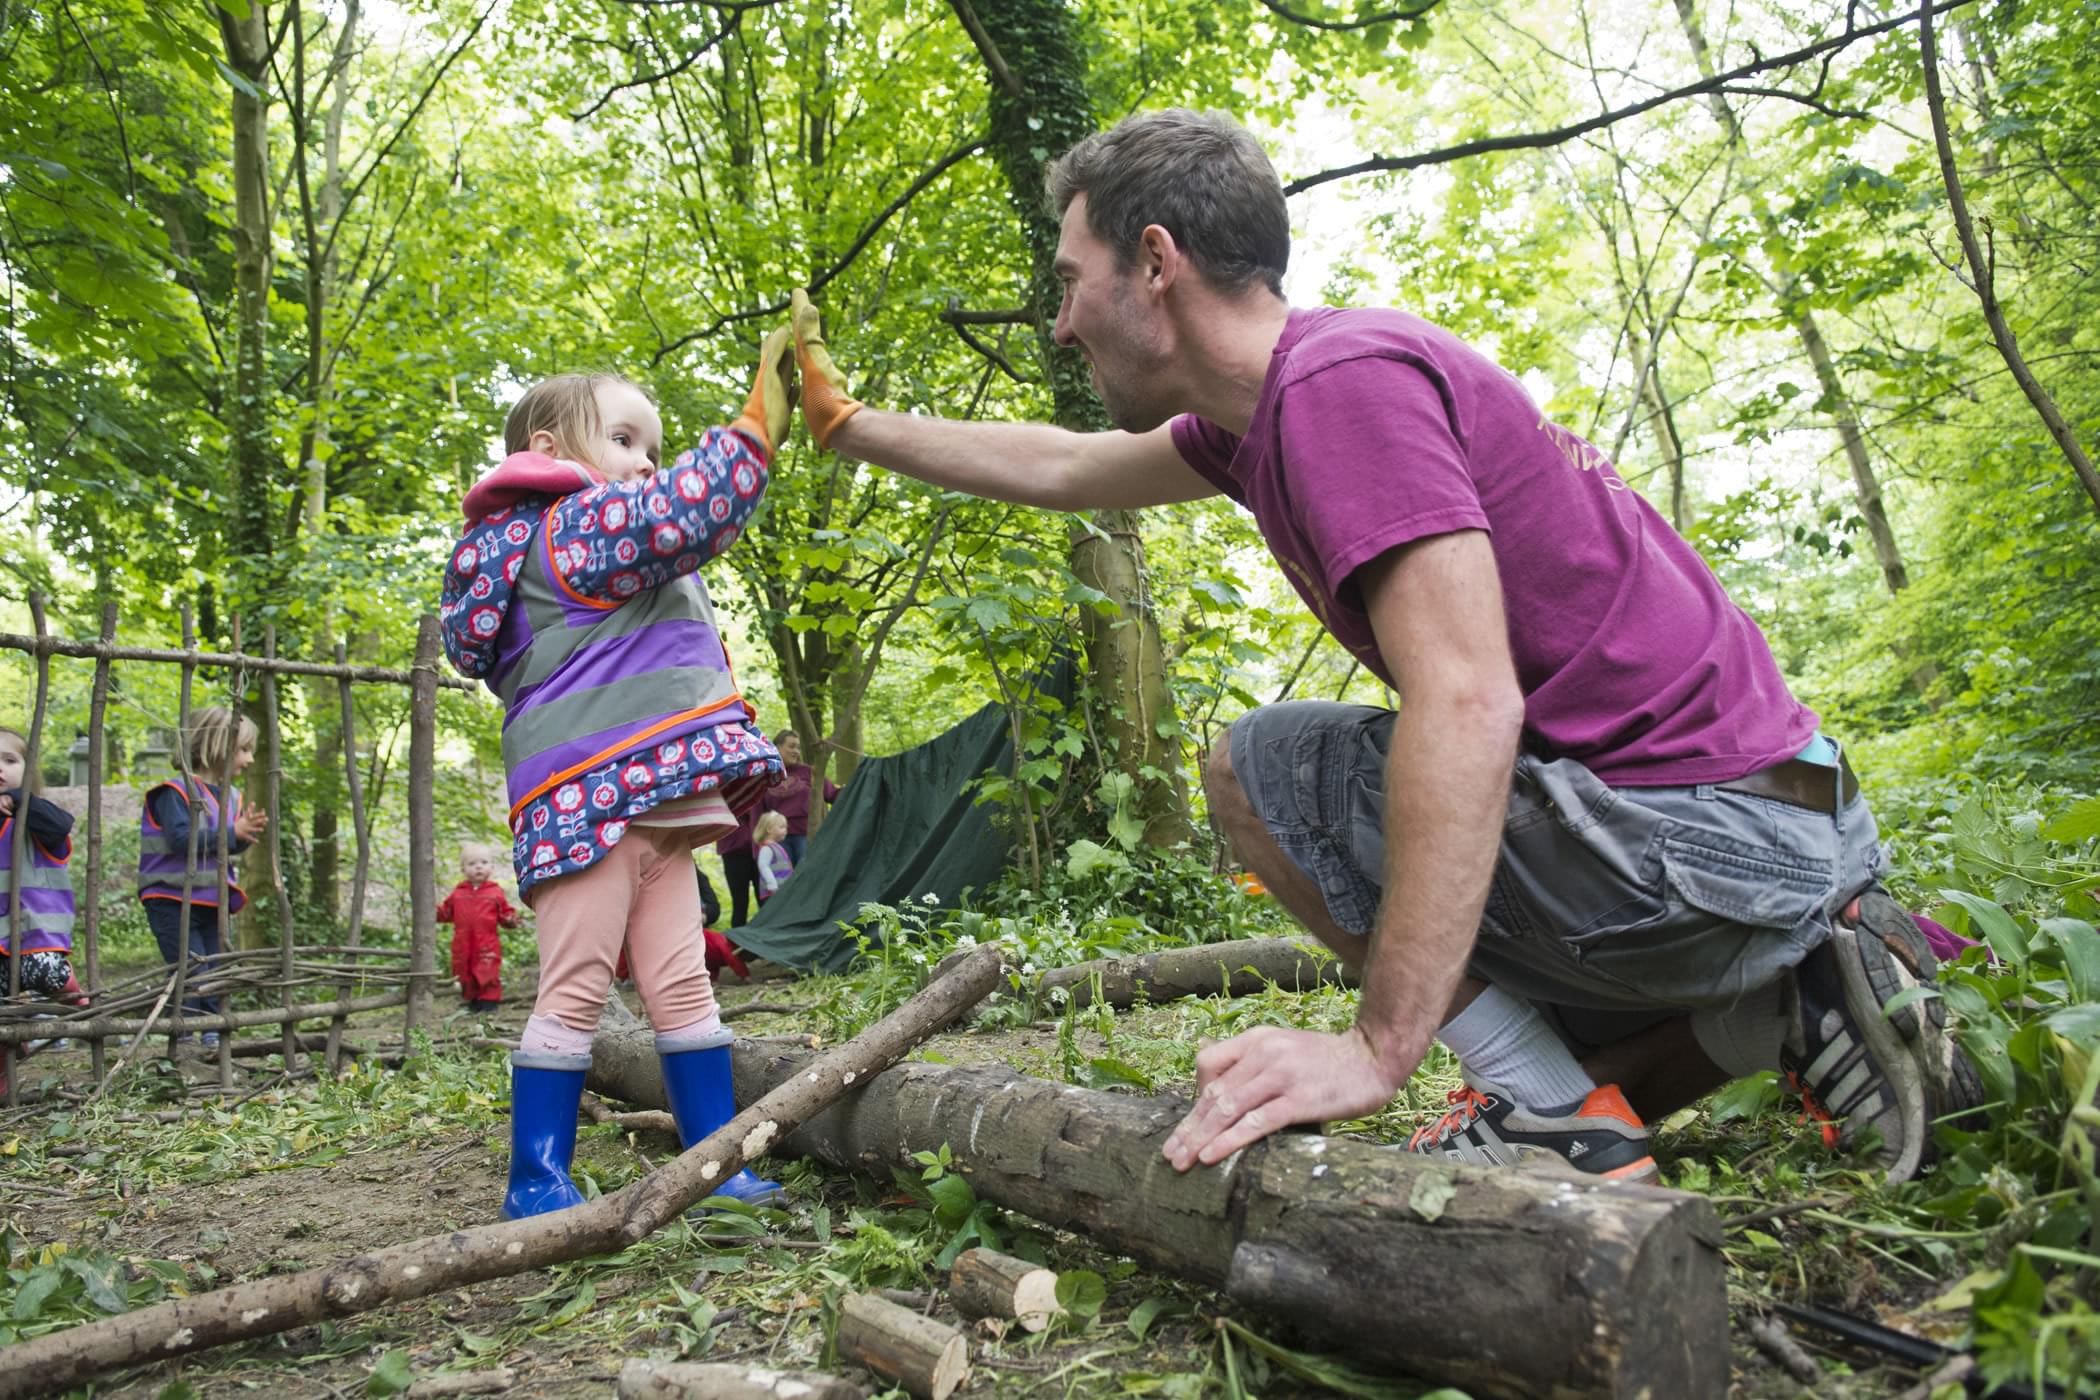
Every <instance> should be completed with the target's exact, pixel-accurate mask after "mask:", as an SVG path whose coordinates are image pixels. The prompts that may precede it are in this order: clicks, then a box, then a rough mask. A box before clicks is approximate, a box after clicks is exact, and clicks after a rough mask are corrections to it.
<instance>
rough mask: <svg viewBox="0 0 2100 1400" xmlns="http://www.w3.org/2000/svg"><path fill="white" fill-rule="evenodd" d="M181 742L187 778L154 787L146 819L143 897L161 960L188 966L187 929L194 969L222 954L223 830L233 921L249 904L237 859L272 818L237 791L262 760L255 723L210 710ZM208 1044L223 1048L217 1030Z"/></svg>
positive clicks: (192, 1011)
mask: <svg viewBox="0 0 2100 1400" xmlns="http://www.w3.org/2000/svg"><path fill="white" fill-rule="evenodd" d="M181 743H182V762H183V765H184V768H185V770H186V771H187V773H188V776H187V777H182V776H178V777H175V778H171V779H169V780H167V781H166V782H162V783H158V784H156V785H155V786H153V787H152V788H150V789H148V790H147V792H146V804H145V809H144V810H143V811H142V812H140V814H139V899H140V901H141V902H142V903H143V904H144V905H145V906H146V924H147V926H148V927H149V928H151V929H152V930H153V939H154V941H155V942H156V943H158V944H159V945H160V955H161V957H162V958H163V959H164V960H165V961H167V962H168V963H169V964H170V965H171V966H172V965H173V964H174V963H176V962H178V961H180V960H181V957H182V944H183V939H184V931H185V929H187V936H188V939H189V947H190V959H191V963H192V965H193V966H194V965H195V963H196V961H197V960H198V959H200V958H210V957H214V956H216V955H217V954H218V952H219V884H220V874H221V869H220V864H219V838H220V834H221V832H222V831H223V832H224V834H225V838H226V863H225V867H224V874H225V885H226V916H227V917H228V918H231V917H233V916H234V915H235V914H238V913H240V912H241V908H242V906H244V905H246V904H247V902H248V896H247V893H246V892H245V891H243V890H242V889H241V886H240V881H239V874H240V872H239V871H238V870H237V869H236V865H237V863H238V862H237V857H239V855H240V853H241V852H243V851H245V850H247V849H248V847H249V846H250V845H252V844H253V843H254V841H255V838H256V837H258V836H260V835H262V833H263V830H264V828H266V827H267V826H268V825H269V824H270V817H269V813H267V812H264V811H262V810H261V809H260V808H255V807H249V806H247V805H245V804H244V803H243V802H242V800H241V794H240V790H239V789H238V788H236V787H234V782H235V780H236V779H238V778H239V777H240V776H241V774H242V773H244V772H246V771H247V768H248V765H249V764H251V763H253V762H254V761H255V721H254V720H252V719H249V718H248V717H247V716H246V715H236V714H235V713H234V712H233V711H232V710H230V709H228V708H227V707H226V706H224V705H210V706H207V707H205V708H204V709H201V710H196V711H193V712H192V713H191V715H190V719H189V727H188V728H187V729H185V730H184V731H183V733H182V739H181ZM192 828H194V829H195V837H196V840H195V842H194V844H193V843H192V841H191V835H192ZM185 901H187V902H185ZM182 1009H183V1012H184V1014H186V1015H206V1016H211V1015H217V1014H218V1011H219V999H218V998H217V997H191V998H188V999H186V1000H185V1001H184V1002H183V1004H182ZM201 1038H202V1040H203V1043H204V1044H205V1045H206V1046H214V1045H217V1044H218V1042H219V1034H218V1032H217V1031H206V1032H204V1034H203V1036H202V1037H201Z"/></svg>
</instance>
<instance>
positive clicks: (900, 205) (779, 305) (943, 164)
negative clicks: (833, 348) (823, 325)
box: [649, 136, 985, 365]
mask: <svg viewBox="0 0 2100 1400" xmlns="http://www.w3.org/2000/svg"><path fill="white" fill-rule="evenodd" d="M984 145H985V138H984V137H982V136H978V137H973V138H972V139H971V140H969V141H967V142H965V143H964V144H962V145H960V146H957V147H956V148H955V149H954V150H952V151H950V152H949V153H948V154H947V155H945V156H942V157H941V158H940V160H938V161H936V162H935V163H934V164H933V165H931V166H930V167H928V168H927V169H926V170H925V171H924V172H923V173H922V174H920V176H919V178H918V179H916V180H913V181H912V182H911V184H909V185H907V186H906V187H905V189H904V193H902V194H900V195H898V196H897V197H896V198H895V199H893V200H891V201H890V202H889V204H888V205H887V206H885V207H884V209H883V210H882V212H881V213H879V214H877V215H876V216H875V217H874V218H873V219H871V220H869V221H868V225H867V227H866V228H863V229H862V230H861V231H860V236H859V237H858V238H855V239H854V240H853V244H852V246H851V247H849V248H847V249H846V251H845V252H844V253H843V254H842V255H840V257H839V259H838V261H837V262H834V263H833V264H832V265H831V266H830V267H828V268H826V269H825V270H824V271H822V272H820V273H818V274H817V275H816V276H815V277H812V278H811V279H810V280H809V284H808V287H807V290H809V291H811V292H815V291H818V290H820V289H821V288H823V287H824V286H825V285H826V284H828V283H829V282H831V280H832V279H833V278H835V277H837V276H838V275H839V274H840V273H842V272H844V271H845V270H846V269H847V268H849V267H851V266H852V265H853V263H854V261H855V260H856V259H857V258H859V257H860V255H861V254H862V253H863V252H865V251H867V247H868V244H869V243H870V242H871V241H873V239H874V237H875V235H876V234H877V233H879V232H881V231H882V226H883V225H884V224H886V223H888V222H889V221H890V220H891V219H893V218H895V217H896V216H897V215H898V214H900V213H902V212H903V210H904V208H905V206H906V205H908V204H910V203H911V202H912V200H914V199H915V198H917V197H918V196H919V194H920V193H922V192H923V191H924V190H925V189H926V187H927V186H928V185H931V184H932V183H933V182H934V181H935V180H938V179H939V178H940V177H941V176H942V175H944V174H946V173H947V171H948V170H949V168H950V167H951V166H954V165H957V164H959V163H960V162H962V161H964V160H966V159H968V158H969V157H971V156H974V155H976V154H977V153H978V152H979V151H981V150H983V149H984ZM787 309H788V303H787V299H786V298H784V297H783V298H782V299H781V300H779V301H777V302H773V303H771V304H769V305H765V306H758V307H754V308H752V309H751V310H749V311H725V312H723V313H722V314H721V315H719V316H717V317H715V319H714V320H713V321H711V322H709V323H708V324H707V325H706V326H703V327H702V328H701V329H699V330H696V331H688V332H686V333H685V334H684V335H682V336H680V337H678V339H676V340H674V341H672V342H671V343H670V344H668V345H665V346H663V347H662V348H661V349H659V350H658V351H657V352H656V353H655V354H654V355H651V356H650V357H649V363H650V364H651V365H659V364H662V363H663V362H664V360H665V359H666V358H667V357H668V356H671V355H675V354H677V353H678V352H679V351H680V350H683V349H684V348H685V347H686V346H688V345H691V344H692V343H693V342H694V341H696V340H705V339H707V338H708V337H709V336H711V335H713V334H715V332H717V331H720V330H723V329H725V328H726V327H729V326H732V325H735V324H736V323H738V322H739V321H758V320H763V319H764V318H766V317H768V316H778V315H779V314H780V313H781V312H783V311H785V310H787Z"/></svg>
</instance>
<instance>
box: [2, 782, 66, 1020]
mask: <svg viewBox="0 0 2100 1400" xmlns="http://www.w3.org/2000/svg"><path fill="white" fill-rule="evenodd" d="M23 834H24V835H27V834H28V833H26V832H25V833H23ZM0 843H4V844H0V850H4V851H5V852H6V854H5V855H0V947H10V948H11V947H12V940H13V935H12V930H13V927H14V923H13V920H14V905H15V891H16V890H20V891H21V892H22V951H23V952H25V953H41V952H45V951H47V950H50V949H57V950H58V951H60V952H65V951H67V950H69V949H71V948H72V946H73V881H72V880H71V879H70V878H69V877H68V876H67V874H66V860H67V858H68V857H70V856H71V855H72V854H73V842H72V840H71V838H68V839H67V841H66V844H65V847H64V849H62V850H60V851H58V852H56V853H54V852H51V851H47V850H45V849H44V845H43V843H42V842H41V841H38V840H37V839H36V838H35V837H34V836H30V837H29V839H28V840H27V841H25V842H24V843H23V849H24V850H25V852H26V853H27V854H28V856H29V869H28V870H26V871H24V872H22V873H21V877H20V878H19V879H18V878H16V872H15V868H14V854H15V819H14V818H13V817H12V816H9V817H7V818H5V819H4V820H0ZM6 985H7V984H6V978H5V976H4V974H0V989H4V988H5V986H6ZM0 995H5V992H4V991H0Z"/></svg>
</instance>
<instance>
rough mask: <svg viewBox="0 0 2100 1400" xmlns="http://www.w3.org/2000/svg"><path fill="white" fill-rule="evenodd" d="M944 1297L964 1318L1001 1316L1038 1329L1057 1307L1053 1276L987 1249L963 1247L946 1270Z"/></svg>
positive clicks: (1025, 1328)
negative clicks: (953, 1301)
mask: <svg viewBox="0 0 2100 1400" xmlns="http://www.w3.org/2000/svg"><path fill="white" fill-rule="evenodd" d="M948 1296H949V1297H950V1298H953V1299H954V1300H955V1309H956V1311H957V1312H959V1313H961V1314H962V1315H963V1316H964V1317H1004V1318H1010V1319H1012V1320H1013V1321H1015V1322H1018V1323H1019V1324H1020V1325H1021V1330H1022V1331H1024V1332H1040V1331H1042V1330H1043V1329H1044V1328H1045V1327H1048V1326H1049V1325H1050V1319H1051V1317H1052V1316H1054V1315H1055V1314H1056V1313H1057V1312H1059V1311H1060V1309H1059V1308H1058V1306H1057V1275H1056V1274H1054V1273H1052V1272H1051V1271H1050V1270H1048V1269H1046V1268H1044V1267H1043V1266H1042V1265H1040V1264H1031V1263H1029V1262H1028V1261H1027V1260H1026V1259H1016V1258H1014V1257H1013V1256H1012V1255H1011V1254H1000V1253H997V1252H995V1251H993V1250H989V1249H983V1248H979V1249H966V1250H964V1251H963V1252H962V1253H960V1254H958V1255H956V1256H955V1263H954V1264H953V1265H952V1266H951V1267H950V1268H949V1270H948Z"/></svg>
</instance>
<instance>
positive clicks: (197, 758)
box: [182, 705, 256, 780]
mask: <svg viewBox="0 0 2100 1400" xmlns="http://www.w3.org/2000/svg"><path fill="white" fill-rule="evenodd" d="M255 733H256V731H255V721H254V720H252V719H250V718H248V717H247V716H246V715H236V714H235V713H234V712H233V711H232V710H229V709H228V708H226V706H224V705H207V706H205V707H204V708H203V709H201V710H192V711H190V727H189V728H188V729H185V730H183V731H182V759H183V762H184V763H185V764H187V765H188V766H189V770H190V772H191V773H193V774H195V775H196V776H198V777H200V778H218V779H221V780H224V779H227V778H230V777H232V776H233V756H234V754H236V753H237V752H239V751H240V748H241V746H242V745H243V744H252V743H254V742H255Z"/></svg>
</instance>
